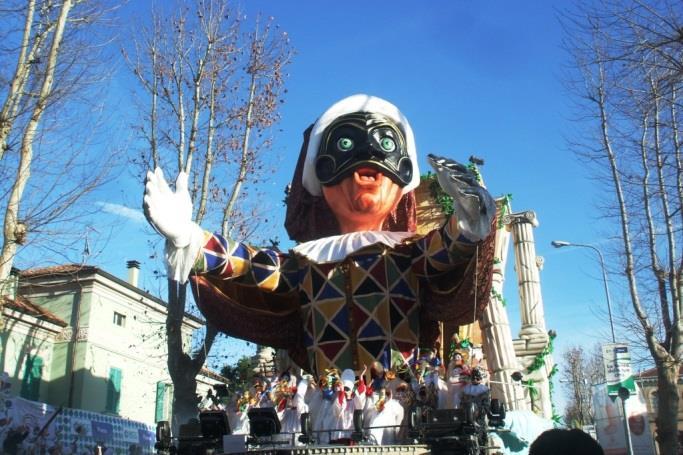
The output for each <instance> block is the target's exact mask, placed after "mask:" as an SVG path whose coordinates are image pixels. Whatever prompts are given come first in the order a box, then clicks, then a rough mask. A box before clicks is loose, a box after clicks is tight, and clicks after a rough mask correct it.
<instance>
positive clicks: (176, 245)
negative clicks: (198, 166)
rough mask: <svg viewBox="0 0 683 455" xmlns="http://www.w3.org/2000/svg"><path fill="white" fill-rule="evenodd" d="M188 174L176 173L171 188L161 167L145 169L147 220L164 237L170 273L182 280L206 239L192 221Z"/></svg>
mask: <svg viewBox="0 0 683 455" xmlns="http://www.w3.org/2000/svg"><path fill="white" fill-rule="evenodd" d="M187 178H188V177H187V174H186V173H185V172H181V173H179V174H178V177H177V178H176V182H175V191H173V190H172V189H171V188H170V187H169V186H168V183H167V182H166V178H165V177H164V173H163V171H162V170H161V169H160V168H156V169H155V170H154V172H147V178H146V179H145V195H144V198H143V202H142V207H143V210H144V212H145V217H147V221H149V224H150V225H152V227H153V228H154V230H156V231H157V232H158V233H159V234H161V235H162V236H163V237H164V238H165V239H166V261H167V267H168V272H169V275H170V276H171V277H172V278H173V279H174V280H176V281H180V282H181V283H184V282H185V281H187V277H188V275H189V274H190V270H191V269H192V266H193V264H194V262H195V259H196V257H197V254H198V253H199V251H200V249H201V248H202V246H203V244H204V242H205V239H204V231H203V230H202V228H200V227H199V225H198V224H197V223H195V222H194V221H192V199H191V198H190V193H189V191H188V190H187Z"/></svg>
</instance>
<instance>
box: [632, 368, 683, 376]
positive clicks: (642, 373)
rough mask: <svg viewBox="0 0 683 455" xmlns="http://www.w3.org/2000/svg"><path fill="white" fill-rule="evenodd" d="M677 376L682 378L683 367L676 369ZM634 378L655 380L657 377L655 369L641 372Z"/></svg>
mask: <svg viewBox="0 0 683 455" xmlns="http://www.w3.org/2000/svg"><path fill="white" fill-rule="evenodd" d="M678 375H679V376H683V365H681V366H680V367H679V368H678ZM636 377H638V378H656V377H657V368H650V369H649V370H645V371H641V372H640V373H638V374H636Z"/></svg>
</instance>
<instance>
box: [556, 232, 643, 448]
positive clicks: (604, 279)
mask: <svg viewBox="0 0 683 455" xmlns="http://www.w3.org/2000/svg"><path fill="white" fill-rule="evenodd" d="M550 244H551V245H552V246H554V247H555V248H563V247H567V246H570V247H571V246H574V247H578V248H588V249H591V250H593V251H595V252H596V253H598V257H599V258H600V269H601V270H602V282H603V285H604V286H605V297H606V298H607V314H608V316H609V327H610V330H611V332H612V343H616V341H617V339H616V336H615V335H614V321H613V320H612V302H611V299H610V296H609V288H608V287H607V268H606V267H605V258H604V257H603V255H602V251H600V250H599V249H598V248H597V247H595V246H593V245H588V244H586V243H572V242H566V241H564V240H553V241H552V242H550ZM620 398H621V410H622V412H623V413H624V430H625V431H626V448H627V449H628V455H632V454H633V447H631V431H630V428H629V427H628V417H627V415H626V398H624V397H622V396H621V395H620Z"/></svg>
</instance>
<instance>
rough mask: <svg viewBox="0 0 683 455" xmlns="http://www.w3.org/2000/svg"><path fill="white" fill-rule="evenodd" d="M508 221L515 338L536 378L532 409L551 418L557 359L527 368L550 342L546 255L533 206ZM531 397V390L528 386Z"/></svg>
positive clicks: (523, 360) (532, 377)
mask: <svg viewBox="0 0 683 455" xmlns="http://www.w3.org/2000/svg"><path fill="white" fill-rule="evenodd" d="M505 218H506V219H505V220H504V222H505V223H506V224H509V226H510V230H511V232H512V240H513V244H514V252H515V269H516V271H517V280H518V289H519V304H520V314H521V318H522V321H521V322H522V327H521V330H520V333H519V338H520V339H517V340H514V342H513V343H514V346H515V352H516V354H517V357H518V358H520V361H521V364H522V365H523V367H524V368H525V370H523V371H522V373H523V374H525V380H527V381H528V380H531V381H533V385H534V388H535V390H536V392H537V393H536V396H535V397H534V399H533V400H532V410H533V411H534V412H536V413H537V414H539V415H541V416H543V417H545V418H548V419H550V418H551V417H552V414H553V411H552V404H551V401H550V382H549V380H548V375H549V374H550V371H551V369H552V365H553V364H554V362H553V361H552V357H551V356H550V355H547V356H546V357H545V359H544V364H543V366H542V367H541V368H540V369H538V370H536V371H534V372H532V373H531V374H528V373H529V372H528V371H527V370H526V369H528V368H529V366H531V364H532V362H533V361H534V359H535V358H536V356H537V355H539V354H540V353H541V352H542V351H543V350H544V349H545V348H546V347H547V346H548V343H549V342H550V340H549V337H548V333H547V331H546V326H545V313H544V311H543V298H542V296H541V280H540V274H539V271H540V268H541V266H542V265H543V259H542V258H539V257H537V256H536V245H535V242H534V234H533V228H534V227H537V226H538V220H537V218H536V213H535V212H534V211H532V210H528V211H526V212H518V213H512V214H510V215H508V216H506V217H505ZM527 396H529V397H530V398H531V391H530V390H527Z"/></svg>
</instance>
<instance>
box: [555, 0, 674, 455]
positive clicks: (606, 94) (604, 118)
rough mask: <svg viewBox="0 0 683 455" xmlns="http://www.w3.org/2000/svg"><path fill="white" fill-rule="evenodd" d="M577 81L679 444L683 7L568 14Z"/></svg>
mask: <svg viewBox="0 0 683 455" xmlns="http://www.w3.org/2000/svg"><path fill="white" fill-rule="evenodd" d="M564 19H565V20H564V24H565V25H566V27H567V32H568V38H567V42H566V48H567V49H568V50H569V52H570V54H571V57H572V67H573V71H572V72H571V73H570V76H569V78H568V82H569V86H570V88H571V89H572V91H573V94H574V95H575V99H576V100H577V101H578V102H577V106H578V108H579V114H580V121H581V123H580V125H581V126H582V127H585V130H584V131H585V135H582V136H581V137H578V136H577V137H576V138H575V140H574V141H573V143H572V146H573V147H574V149H575V150H576V151H577V152H578V153H579V154H580V156H581V157H583V158H584V159H585V160H586V162H587V163H588V166H589V169H590V170H591V171H592V172H593V174H594V176H595V177H597V178H599V179H601V182H602V185H603V186H604V188H605V191H604V193H603V196H604V204H605V209H604V210H605V215H606V216H608V217H609V218H610V219H612V220H614V224H613V226H614V228H615V229H614V234H615V237H616V238H618V247H617V248H615V251H614V254H613V255H612V259H613V260H612V264H611V266H612V269H613V270H614V271H615V272H616V273H617V274H618V275H619V277H620V279H622V280H623V288H624V290H625V291H626V292H625V293H626V295H627V296H628V297H627V298H628V300H629V301H630V304H631V307H632V311H633V314H634V315H635V318H636V320H637V328H638V330H637V332H638V333H639V334H640V336H641V341H642V342H643V344H644V345H645V346H646V347H647V350H648V351H649V353H650V355H651V357H652V360H653V361H654V364H655V366H656V368H657V379H658V395H659V396H660V397H661V399H660V401H659V402H660V406H659V408H658V415H657V441H658V444H659V448H660V453H662V454H676V453H678V452H677V450H678V448H677V446H678V440H677V428H676V422H677V415H678V406H679V395H678V389H677V381H678V377H679V369H680V367H681V353H682V352H681V349H682V346H681V343H682V342H683V339H682V335H683V334H682V332H681V330H682V328H683V327H682V325H681V322H682V321H681V310H682V309H683V307H682V302H681V294H682V293H683V288H682V286H683V285H682V283H683V264H682V257H681V244H682V243H683V238H682V235H681V232H682V231H681V229H682V228H683V213H682V212H681V209H682V207H683V157H682V155H681V137H680V127H681V125H680V124H679V122H680V121H681V114H680V112H681V106H680V92H681V90H682V89H683V8H681V5H680V2H677V1H674V0H671V1H670V0H655V1H640V0H623V1H614V0H603V1H600V2H597V3H593V4H591V5H584V6H583V7H581V8H579V9H578V10H576V11H574V12H573V13H567V14H566V15H565V16H564Z"/></svg>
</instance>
